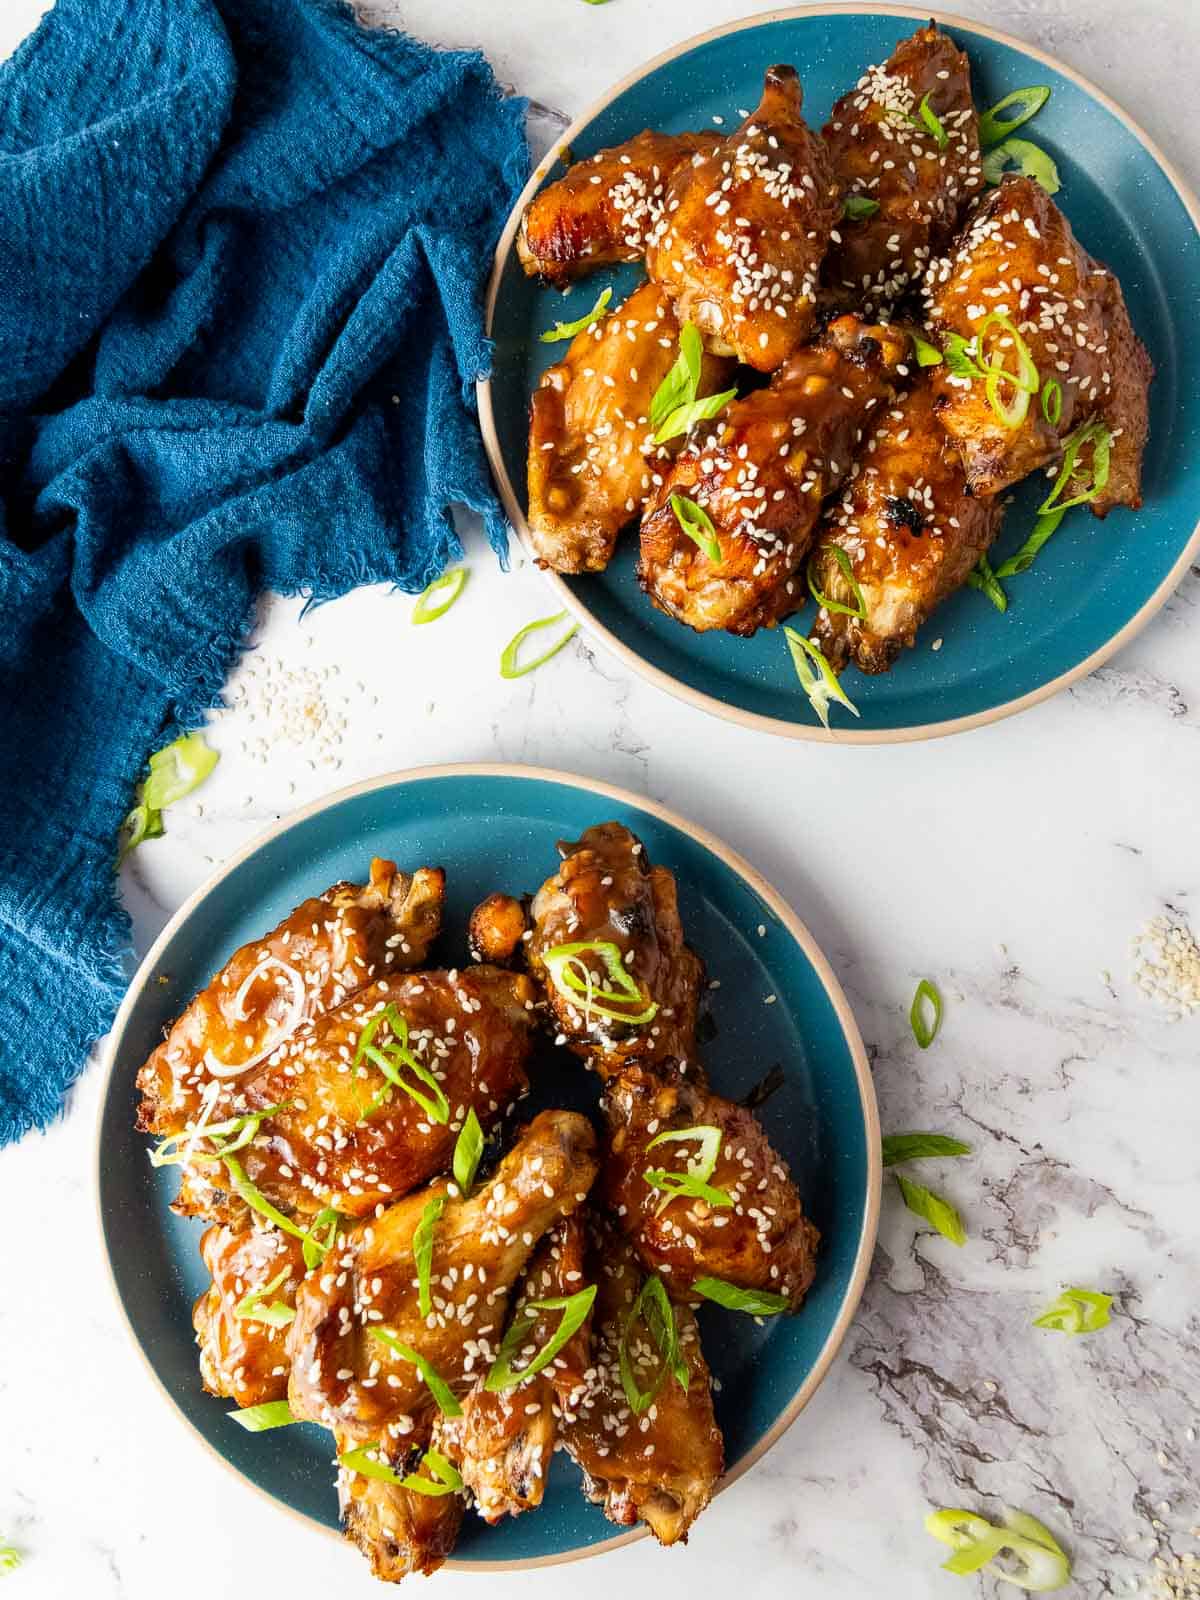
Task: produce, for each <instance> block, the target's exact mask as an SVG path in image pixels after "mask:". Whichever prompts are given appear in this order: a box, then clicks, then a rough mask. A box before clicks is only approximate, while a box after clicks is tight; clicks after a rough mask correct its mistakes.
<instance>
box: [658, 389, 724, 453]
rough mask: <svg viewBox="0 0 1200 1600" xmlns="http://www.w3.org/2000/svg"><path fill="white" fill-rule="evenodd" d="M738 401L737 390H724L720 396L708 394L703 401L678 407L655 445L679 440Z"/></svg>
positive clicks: (660, 429) (667, 419) (664, 426)
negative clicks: (682, 435)
mask: <svg viewBox="0 0 1200 1600" xmlns="http://www.w3.org/2000/svg"><path fill="white" fill-rule="evenodd" d="M736 399H737V390H736V389H722V391H721V393H720V394H708V395H705V396H704V398H703V399H702V400H691V401H689V402H688V404H687V405H685V406H676V407H675V410H674V411H672V412H671V413H670V414H669V415H668V416H667V418H666V420H665V421H664V422H663V425H662V427H661V428H659V430H658V432H657V433H656V434H655V435H654V442H655V444H666V442H667V440H668V439H677V438H678V437H679V435H680V434H681V433H686V432H687V431H688V429H689V428H692V427H694V426H695V425H696V423H697V422H707V421H708V420H709V418H710V417H715V416H716V415H717V413H718V412H719V411H724V409H725V407H726V406H727V405H728V404H729V402H730V401H731V400H736Z"/></svg>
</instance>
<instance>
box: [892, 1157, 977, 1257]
mask: <svg viewBox="0 0 1200 1600" xmlns="http://www.w3.org/2000/svg"><path fill="white" fill-rule="evenodd" d="M896 1182H897V1183H898V1184H899V1185H900V1193H901V1194H902V1195H903V1196H904V1204H905V1205H906V1206H907V1207H908V1209H909V1210H910V1211H912V1212H915V1213H916V1215H917V1216H918V1217H923V1218H924V1219H925V1221H926V1222H931V1223H932V1224H933V1226H934V1227H935V1228H936V1229H937V1231H938V1232H939V1233H940V1234H941V1235H942V1237H943V1238H944V1239H949V1241H950V1243H951V1244H958V1245H963V1244H966V1242H967V1230H966V1229H965V1228H964V1227H963V1225H962V1218H961V1217H960V1216H959V1214H958V1212H957V1211H956V1210H955V1209H954V1207H953V1206H952V1205H951V1204H950V1202H949V1200H943V1198H942V1196H941V1195H940V1194H934V1192H933V1190H932V1189H926V1188H924V1187H922V1185H921V1184H919V1183H910V1182H909V1180H908V1179H907V1178H906V1177H904V1175H903V1174H902V1173H899V1172H898V1173H897V1174H896Z"/></svg>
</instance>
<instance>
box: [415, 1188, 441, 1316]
mask: <svg viewBox="0 0 1200 1600" xmlns="http://www.w3.org/2000/svg"><path fill="white" fill-rule="evenodd" d="M445 1209H446V1197H445V1195H442V1194H439V1195H434V1197H433V1199H432V1200H430V1201H429V1203H428V1204H427V1205H426V1207H425V1209H424V1211H422V1213H421V1220H420V1222H418V1223H417V1226H416V1228H415V1230H414V1231H413V1237H412V1253H413V1262H414V1264H415V1265H416V1269H417V1309H418V1310H419V1311H420V1313H421V1315H422V1316H423V1317H427V1316H428V1315H429V1313H430V1312H431V1311H432V1310H433V1296H432V1290H431V1283H432V1274H433V1232H434V1229H435V1228H436V1227H437V1225H438V1222H439V1220H440V1219H441V1215H442V1212H443V1211H444V1210H445Z"/></svg>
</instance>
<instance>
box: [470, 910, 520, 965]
mask: <svg viewBox="0 0 1200 1600" xmlns="http://www.w3.org/2000/svg"><path fill="white" fill-rule="evenodd" d="M527 927H528V921H527V919H526V916H525V904H524V902H523V901H521V900H518V899H517V898H516V896H515V895H511V894H500V893H496V894H489V895H488V897H487V899H486V900H481V901H480V902H479V904H478V905H477V906H476V907H475V909H474V911H472V913H471V920H470V923H469V924H468V927H467V947H468V949H469V950H470V952H471V956H472V958H473V959H474V960H475V961H490V962H492V963H493V964H494V965H496V966H498V967H506V966H508V965H509V964H510V962H513V961H516V959H517V958H518V957H519V956H520V955H521V954H522V948H521V941H522V939H523V938H524V936H525V930H526V928H527Z"/></svg>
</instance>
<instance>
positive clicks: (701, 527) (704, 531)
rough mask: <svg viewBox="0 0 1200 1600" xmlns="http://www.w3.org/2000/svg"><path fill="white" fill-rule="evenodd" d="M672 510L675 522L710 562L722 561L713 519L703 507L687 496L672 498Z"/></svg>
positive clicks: (680, 495) (676, 495) (719, 543)
mask: <svg viewBox="0 0 1200 1600" xmlns="http://www.w3.org/2000/svg"><path fill="white" fill-rule="evenodd" d="M671 510H672V511H673V512H674V513H675V520H676V521H677V522H678V524H679V526H680V527H681V528H682V529H683V531H684V533H686V534H687V536H688V538H689V539H690V540H691V541H692V543H693V544H695V545H698V546H699V548H700V549H701V551H702V552H703V553H704V554H705V555H706V556H707V557H708V559H709V560H710V561H720V559H721V541H720V540H719V539H718V538H717V530H716V529H715V528H714V527H713V521H712V518H711V517H710V516H709V514H708V512H707V511H705V509H704V507H703V506H698V505H697V504H696V502H695V501H694V500H689V499H688V497H687V495H685V494H673V495H672V496H671Z"/></svg>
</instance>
